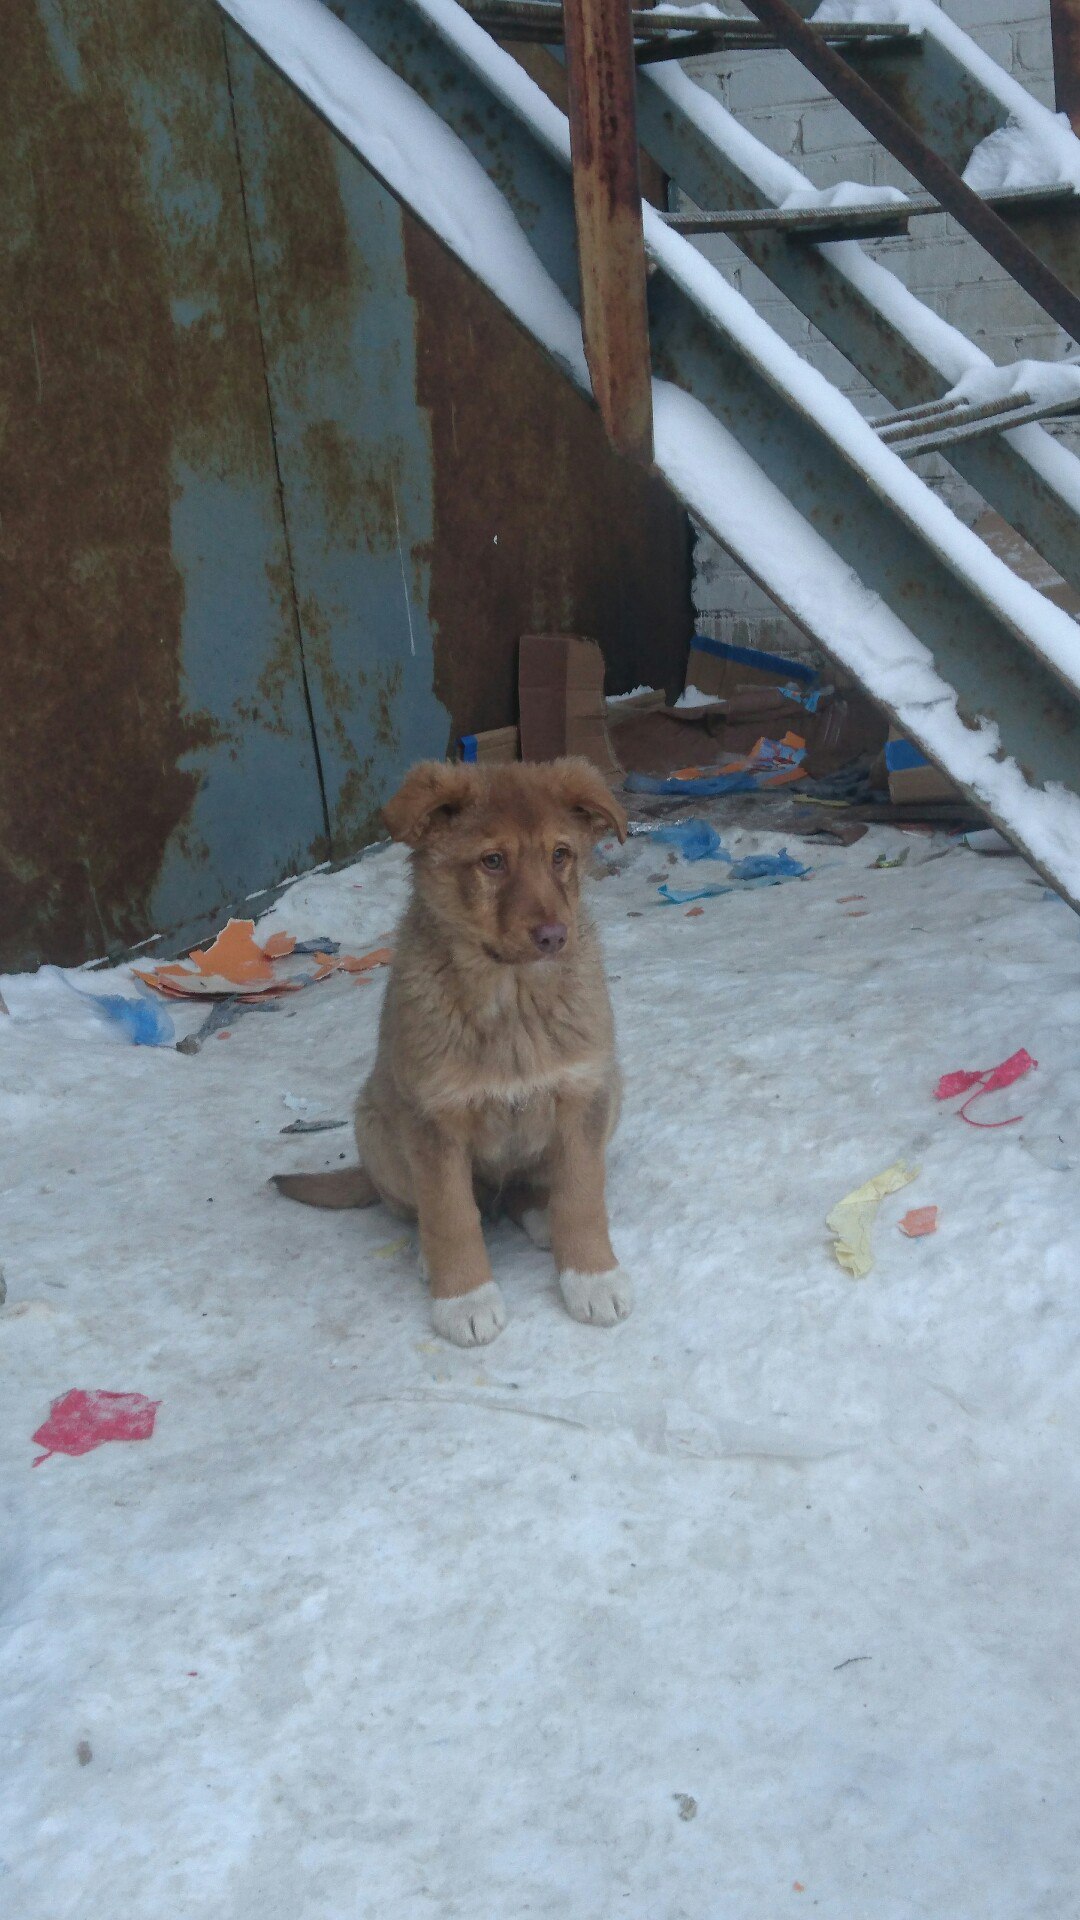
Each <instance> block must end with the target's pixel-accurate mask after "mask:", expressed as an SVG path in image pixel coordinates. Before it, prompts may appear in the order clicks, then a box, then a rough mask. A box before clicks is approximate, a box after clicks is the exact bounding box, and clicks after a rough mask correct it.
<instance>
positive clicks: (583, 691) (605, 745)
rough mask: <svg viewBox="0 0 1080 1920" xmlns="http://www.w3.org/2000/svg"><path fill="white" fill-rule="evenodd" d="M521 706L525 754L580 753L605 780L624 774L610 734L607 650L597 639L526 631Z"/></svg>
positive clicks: (552, 757) (538, 757)
mask: <svg viewBox="0 0 1080 1920" xmlns="http://www.w3.org/2000/svg"><path fill="white" fill-rule="evenodd" d="M518 710H519V716H520V733H521V757H522V759H523V760H557V759H559V758H560V756H561V755H563V754H580V755H581V756H582V757H583V758H584V759H586V760H591V761H592V764H593V766H594V767H596V768H597V769H598V770H599V772H600V773H602V774H603V776H604V778H605V780H609V781H616V780H621V779H622V768H621V766H620V765H619V762H618V760H617V759H616V758H615V754H614V752H613V751H612V746H611V741H610V740H609V738H608V731H607V716H606V709H605V703H604V656H603V654H602V653H601V651H600V648H599V647H598V646H597V643H596V641H595V640H588V639H585V638H584V637H583V636H581V635H579V634H570V633H526V634H523V635H522V637H521V643H520V646H519V650H518Z"/></svg>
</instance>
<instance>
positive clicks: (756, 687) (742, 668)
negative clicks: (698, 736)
mask: <svg viewBox="0 0 1080 1920" xmlns="http://www.w3.org/2000/svg"><path fill="white" fill-rule="evenodd" d="M819 678H820V676H819V675H818V674H817V673H815V671H814V669H813V667H808V666H806V665H805V663H804V662H803V661H802V660H785V659H784V658H783V656H782V655H781V654H779V653H763V652H761V651H760V649H759V648H757V647H735V646H732V645H731V644H730V643H729V642H728V641H726V640H708V639H706V637H705V635H704V634H700V633H698V634H695V635H694V638H693V639H692V641H691V642H690V657H689V659H688V660H687V662H686V685H687V686H688V687H696V688H697V690H698V692H699V693H708V694H711V695H712V697H713V699H714V700H726V701H730V700H733V699H738V698H740V697H741V696H746V695H753V694H755V693H758V694H764V693H769V694H777V693H778V691H779V689H780V688H781V687H786V686H798V687H803V688H806V689H807V690H809V689H810V688H811V687H813V686H814V684H815V682H816V681H817V680H818V679H819ZM686 711H688V712H690V713H693V711H694V709H693V708H692V707H691V708H688V709H686Z"/></svg>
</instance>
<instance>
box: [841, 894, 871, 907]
mask: <svg viewBox="0 0 1080 1920" xmlns="http://www.w3.org/2000/svg"><path fill="white" fill-rule="evenodd" d="M865 899H866V895H865V893H842V894H841V895H840V898H839V899H838V901H837V903H836V904H837V906H838V907H847V906H850V905H851V902H852V901H853V900H865Z"/></svg>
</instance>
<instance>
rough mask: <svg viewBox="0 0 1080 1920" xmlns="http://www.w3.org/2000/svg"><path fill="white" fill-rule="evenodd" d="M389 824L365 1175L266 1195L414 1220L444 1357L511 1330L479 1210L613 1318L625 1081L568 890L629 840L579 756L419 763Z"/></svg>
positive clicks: (588, 943) (621, 1280)
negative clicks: (389, 916)
mask: <svg viewBox="0 0 1080 1920" xmlns="http://www.w3.org/2000/svg"><path fill="white" fill-rule="evenodd" d="M385 818H386V822H387V825H388V827H389V829H390V832H391V834H392V836H393V838H394V839H395V840H401V841H404V842H405V844H406V845H407V846H409V847H410V848H412V850H413V851H412V870H413V891H412V897H411V899H410V901H409V905H408V908H407V910H406V913H405V917H404V919H403V921H402V924H401V926H400V928H399V930H398V935H397V940H396V945H395V954H394V962H393V966H392V968H391V972H390V979H389V983H388V985H387V991H386V997H385V1000H384V1002H383V1010H382V1018H381V1022H380V1026H379V1045H378V1052H377V1055H376V1059H375V1065H374V1067H373V1069H372V1072H371V1075H370V1077H369V1079H368V1081H367V1083H366V1085H365V1086H364V1088H363V1090H362V1092H361V1094H360V1098H359V1101H358V1102H357V1108H356V1139H357V1145H358V1147H359V1151H360V1159H361V1163H362V1164H361V1166H360V1167H353V1168H347V1169H343V1170H342V1171H341V1172H340V1173H329V1174H311V1175H308V1174H285V1175H281V1176H279V1178H278V1181H277V1185H278V1186H279V1188H280V1189H281V1191H282V1192H283V1193H286V1194H288V1195H289V1196H290V1198H292V1199H296V1200H302V1201H305V1202H306V1203H307V1204H309V1205H311V1206H321V1207H348V1206H368V1205H371V1204H373V1203H374V1202H375V1201H376V1200H382V1201H383V1202H384V1203H385V1205H386V1206H388V1207H389V1208H391V1210H392V1211H393V1212H394V1213H396V1214H398V1215H400V1216H402V1217H404V1218H409V1219H412V1218H415V1219H418V1221H419V1227H420V1249H421V1262H422V1268H423V1271H424V1272H425V1273H426V1275H427V1278H428V1280H429V1283H430V1286H431V1293H432V1300H433V1319H434V1324H435V1327H436V1330H437V1331H438V1332H439V1333H441V1334H442V1335H443V1336H444V1337H445V1338H447V1339H450V1340H454V1341H456V1342H457V1343H458V1344H459V1345H463V1346H472V1345H477V1344H481V1343H483V1342H486V1341H488V1340H493V1339H494V1338H495V1336H496V1335H497V1334H498V1333H499V1332H500V1331H501V1330H502V1328H503V1326H504V1325H505V1323H506V1314H505V1307H504V1305H503V1301H502V1296H501V1294H500V1292H499V1289H498V1286H497V1285H496V1283H495V1281H494V1280H493V1278H492V1274H491V1267H490V1264H489V1262H488V1256H487V1250H486V1248H485V1245H484V1237H483V1231H482V1227H481V1216H482V1214H486V1215H489V1216H491V1215H496V1214H498V1213H499V1212H505V1213H508V1214H509V1215H510V1216H511V1218H513V1219H515V1220H517V1221H518V1223H519V1224H520V1225H522V1226H523V1227H524V1228H525V1230H526V1231H527V1232H528V1233H529V1235H530V1238H532V1239H533V1240H534V1241H535V1242H536V1244H537V1245H545V1244H546V1245H549V1246H550V1247H551V1249H552V1251H553V1253H554V1257H555V1265H556V1268H557V1269H558V1272H559V1275H560V1282H561V1288H562V1295H563V1299H564V1301H565V1303H566V1306H567V1308H568V1310H569V1311H570V1313H572V1314H573V1315H574V1317H575V1318H576V1319H579V1320H583V1321H588V1322H590V1323H592V1324H594V1325H611V1324H613V1323H614V1322H615V1321H616V1320H620V1319H623V1318H625V1316H626V1314H627V1313H629V1311H630V1305H631V1288H630V1282H629V1280H628V1279H627V1277H626V1275H625V1274H623V1273H622V1271H621V1269H620V1268H619V1267H618V1265H617V1263H616V1260H615V1256H614V1254H613V1252H612V1250H611V1242H610V1240H609V1238H608V1225H607V1212H606V1207H605V1201H604V1157H605V1149H606V1147H607V1142H608V1140H609V1138H610V1136H611V1133H612V1131H613V1129H614V1126H615V1123H616V1120H617V1118H618V1111H619V1100H620V1081H619V1070H618V1065H617V1062H616V1058H615V1044H614V1031H613V1025H612V1017H611V1005H610V1002H609V999H608V993H607V985H606V982H605V979H604V971H603V963H602V960H601V956H600V949H599V944H598V941H597V937H596V932H595V929H594V927H593V924H592V920H591V918H590V916H589V914H588V912H587V910H586V908H585V907H584V906H583V904H582V902H581V879H582V871H583V868H584V866H585V863H586V861H587V858H588V855H589V850H590V848H591V847H592V845H593V844H594V842H595V841H596V839H597V838H598V837H599V835H600V833H602V832H604V831H608V832H615V833H617V834H618V836H619V838H620V840H622V839H625V837H626V820H625V816H624V814H623V812H622V809H621V808H620V807H619V805H618V803H617V801H615V800H614V799H613V798H612V795H611V794H610V792H609V791H608V789H607V787H606V786H605V785H604V782H603V781H602V779H601V778H600V775H599V774H598V773H597V772H596V771H595V769H594V768H593V767H591V766H590V765H589V763H588V762H587V761H584V760H556V761H553V762H551V763H550V764H549V765H535V766H495V767H490V768H485V767H451V766H445V765H441V764H440V763H438V762H435V761H431V762H426V763H424V764H423V765H421V766H418V767H414V768H413V770H412V772H411V773H410V774H409V775H408V777H407V779H406V780H405V783H404V785H403V786H402V787H401V789H400V791H399V792H398V793H397V794H396V795H395V797H394V799H393V800H391V802H390V804H389V805H388V807H387V808H386V812H385Z"/></svg>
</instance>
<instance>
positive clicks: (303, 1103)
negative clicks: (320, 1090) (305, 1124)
mask: <svg viewBox="0 0 1080 1920" xmlns="http://www.w3.org/2000/svg"><path fill="white" fill-rule="evenodd" d="M281 1104H282V1106H283V1107H288V1109H289V1112H290V1113H295V1114H298V1115H299V1117H300V1119H301V1120H315V1119H317V1118H318V1116H319V1115H320V1114H325V1113H329V1111H330V1109H329V1107H328V1106H327V1104H326V1102H325V1100H312V1099H310V1098H309V1097H308V1095H307V1094H305V1093H283V1094H282V1096H281Z"/></svg>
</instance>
